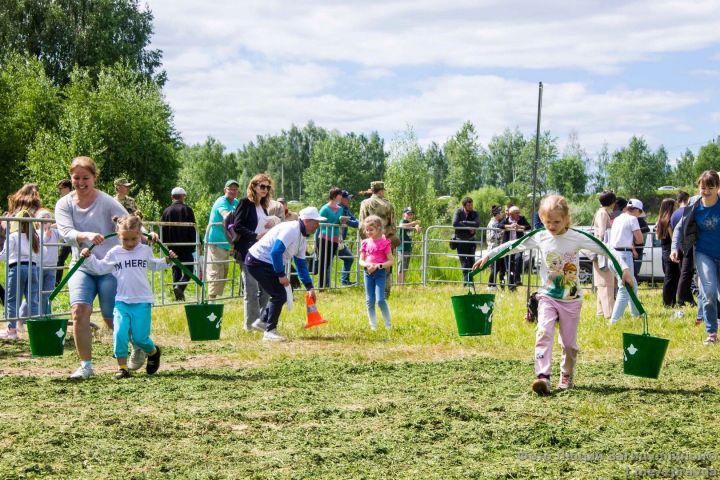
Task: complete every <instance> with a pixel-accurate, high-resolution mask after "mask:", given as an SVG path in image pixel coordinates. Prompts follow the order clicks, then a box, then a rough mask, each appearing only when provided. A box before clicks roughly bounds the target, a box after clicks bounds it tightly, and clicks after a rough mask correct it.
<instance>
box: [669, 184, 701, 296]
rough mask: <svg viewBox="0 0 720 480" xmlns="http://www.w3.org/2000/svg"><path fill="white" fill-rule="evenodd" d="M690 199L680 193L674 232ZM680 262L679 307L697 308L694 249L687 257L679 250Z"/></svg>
mask: <svg viewBox="0 0 720 480" xmlns="http://www.w3.org/2000/svg"><path fill="white" fill-rule="evenodd" d="M689 199H690V194H688V193H687V192H683V191H682V190H681V191H679V192H678V194H677V197H676V201H677V206H678V208H677V210H675V212H674V213H673V214H672V217H671V218H670V225H671V227H672V230H673V232H674V231H675V229H676V228H677V225H678V223H680V219H681V218H682V216H683V213H684V212H685V208H686V207H687V204H688V200H689ZM678 261H679V263H680V279H679V280H678V291H677V305H678V306H679V307H682V306H684V305H685V304H686V303H688V304H690V305H692V306H695V305H696V303H695V298H694V297H693V293H692V281H693V278H694V277H695V252H694V249H692V248H691V249H690V250H689V251H688V252H687V255H685V252H683V251H682V249H680V250H678Z"/></svg>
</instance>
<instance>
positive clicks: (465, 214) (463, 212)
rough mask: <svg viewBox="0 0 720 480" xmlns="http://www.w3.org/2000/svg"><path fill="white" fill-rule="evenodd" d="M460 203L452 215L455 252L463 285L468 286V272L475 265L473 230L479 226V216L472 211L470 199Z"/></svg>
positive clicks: (469, 281)
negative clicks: (461, 271) (461, 272)
mask: <svg viewBox="0 0 720 480" xmlns="http://www.w3.org/2000/svg"><path fill="white" fill-rule="evenodd" d="M461 203H462V207H461V208H458V209H457V210H455V214H454V215H453V227H455V238H456V239H457V240H458V242H457V245H458V248H457V252H458V258H459V259H460V266H461V267H462V270H463V284H464V285H469V284H471V283H472V281H471V280H470V272H471V271H472V266H473V263H475V247H476V246H477V245H476V243H475V229H476V228H478V227H479V226H480V216H479V215H478V213H477V212H476V211H475V210H473V200H472V198H470V197H465V198H463V199H462V202H461ZM463 227H464V228H463Z"/></svg>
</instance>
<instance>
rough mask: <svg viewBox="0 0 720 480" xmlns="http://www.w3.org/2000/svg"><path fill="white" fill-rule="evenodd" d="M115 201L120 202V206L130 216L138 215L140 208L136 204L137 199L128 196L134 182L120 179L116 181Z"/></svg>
mask: <svg viewBox="0 0 720 480" xmlns="http://www.w3.org/2000/svg"><path fill="white" fill-rule="evenodd" d="M114 183H115V200H117V201H118V202H120V205H122V206H123V207H125V210H127V212H128V213H129V214H131V215H132V214H133V213H136V212H137V210H138V208H137V205H136V204H135V199H134V198H132V197H129V196H128V193H129V192H130V187H131V186H132V182H129V181H128V179H127V178H124V177H120V178H116V179H115V182H114Z"/></svg>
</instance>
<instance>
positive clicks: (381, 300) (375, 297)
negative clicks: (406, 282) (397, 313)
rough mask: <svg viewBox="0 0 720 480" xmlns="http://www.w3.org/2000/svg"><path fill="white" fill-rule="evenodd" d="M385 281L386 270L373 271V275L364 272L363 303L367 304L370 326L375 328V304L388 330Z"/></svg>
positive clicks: (388, 310)
mask: <svg viewBox="0 0 720 480" xmlns="http://www.w3.org/2000/svg"><path fill="white" fill-rule="evenodd" d="M386 281H387V270H375V272H373V273H368V272H367V270H366V271H365V301H366V303H367V312H368V318H369V319H370V326H371V327H373V328H377V317H376V315H375V302H377V304H378V307H380V311H381V312H382V316H383V321H384V322H385V328H390V308H389V307H388V304H387V301H386V300H385V282H386Z"/></svg>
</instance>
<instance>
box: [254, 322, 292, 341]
mask: <svg viewBox="0 0 720 480" xmlns="http://www.w3.org/2000/svg"><path fill="white" fill-rule="evenodd" d="M254 325H255V324H253V326H254ZM286 340H287V338H285V337H283V336H282V335H280V334H279V333H278V331H277V328H273V329H272V330H268V331H267V332H265V335H263V342H284V341H286Z"/></svg>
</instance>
